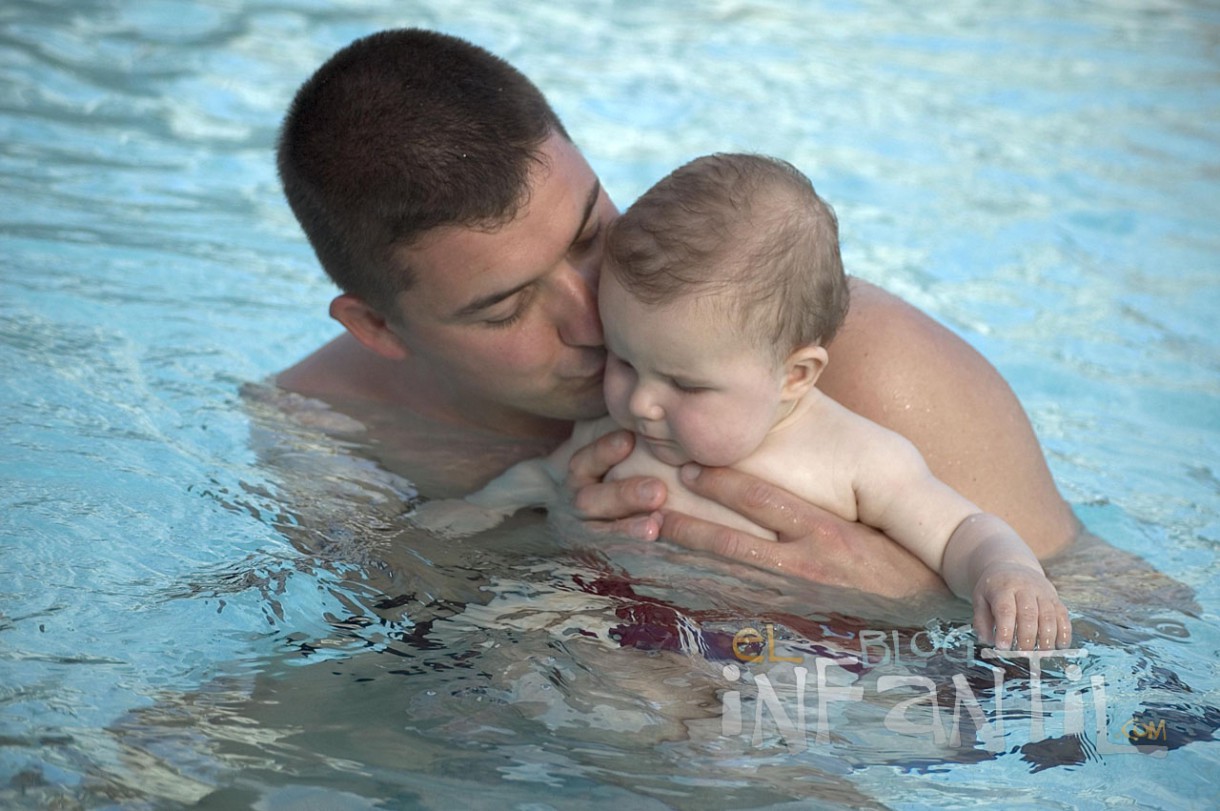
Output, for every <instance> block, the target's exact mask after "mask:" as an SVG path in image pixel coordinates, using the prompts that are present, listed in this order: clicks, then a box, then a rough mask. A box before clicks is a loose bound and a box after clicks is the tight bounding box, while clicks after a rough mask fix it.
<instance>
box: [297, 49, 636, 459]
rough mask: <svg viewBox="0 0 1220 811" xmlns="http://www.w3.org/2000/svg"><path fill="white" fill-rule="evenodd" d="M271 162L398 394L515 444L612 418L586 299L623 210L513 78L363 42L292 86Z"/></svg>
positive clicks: (474, 61)
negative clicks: (389, 365) (275, 161)
mask: <svg viewBox="0 0 1220 811" xmlns="http://www.w3.org/2000/svg"><path fill="white" fill-rule="evenodd" d="M279 167H280V176H281V178H282V179H283V183H284V189H285V193H286V195H287V197H288V200H289V202H290V204H291V205H292V208H293V211H294V212H295V213H296V215H297V218H298V219H299V220H300V222H301V225H302V227H303V228H304V230H305V232H306V234H307V235H308V236H309V239H310V242H311V243H312V244H313V246H314V249H315V250H316V252H317V254H318V258H319V260H320V261H321V262H322V265H323V266H324V267H325V268H326V271H327V272H328V273H329V274H330V275H331V277H332V278H333V279H334V280H335V281H336V282H337V283H338V284H339V285H340V286H341V287H342V288H343V290H344V293H343V294H342V295H340V296H338V297H337V298H336V299H335V300H334V301H333V302H332V303H331V307H330V312H331V315H332V316H333V317H334V318H336V319H337V320H338V321H340V322H341V323H342V324H343V325H344V327H346V328H347V330H348V332H349V333H351V335H352V336H354V337H355V338H356V340H357V341H359V342H360V343H361V344H362V345H363V346H365V347H366V348H368V349H370V350H371V351H373V352H375V353H376V354H378V355H380V356H382V357H384V358H386V359H389V360H391V361H396V362H398V361H401V362H403V363H402V365H401V366H399V367H398V368H399V369H401V374H400V375H396V377H395V379H396V380H397V381H398V382H397V387H398V388H397V390H398V391H399V393H400V395H399V396H400V398H401V399H403V401H404V402H405V401H410V402H411V405H412V407H413V408H414V409H415V410H417V411H420V412H421V413H428V414H431V415H434V416H437V417H440V418H446V419H452V420H460V421H464V422H467V423H470V424H474V425H478V426H481V427H483V428H486V429H489V430H492V431H495V432H498V433H503V434H516V435H548V436H550V435H554V434H555V433H556V432H557V431H560V430H562V428H563V426H562V425H557V424H556V423H557V422H560V423H562V421H570V420H575V419H584V418H588V417H594V416H598V415H600V414H603V413H605V402H604V400H602V398H601V370H602V365H603V359H604V354H605V352H604V349H603V346H602V335H601V325H600V322H599V321H598V314H597V301H596V292H597V279H598V273H599V271H600V268H601V261H602V254H603V248H604V243H605V239H604V237H605V232H606V229H607V227H608V226H609V224H610V222H611V221H612V220H613V219H614V218H615V217H617V216H618V211H617V210H616V209H615V208H614V204H613V203H612V202H611V201H610V199H609V198H608V197H607V195H606V193H605V191H604V190H603V189H602V188H601V184H600V183H599V182H598V179H597V176H596V175H595V174H594V173H593V170H592V169H591V168H589V165H588V163H587V162H586V161H585V159H584V157H583V156H582V155H581V154H580V152H579V150H577V148H576V147H575V146H574V145H573V144H572V142H571V140H570V139H569V138H568V136H567V133H566V132H565V131H564V129H563V127H562V125H561V124H560V123H559V120H558V119H557V118H556V116H555V114H554V112H553V111H552V110H551V108H550V107H549V106H548V105H547V102H546V100H545V99H544V98H543V96H542V94H541V92H540V91H539V90H538V89H537V88H536V87H535V86H534V85H533V84H531V83H530V82H529V80H527V79H526V78H525V77H524V76H522V75H521V74H520V73H518V72H517V71H516V70H515V69H513V68H512V67H511V66H509V65H508V64H507V63H505V62H504V61H502V60H500V59H499V58H497V57H495V56H493V55H491V54H490V53H488V52H486V51H484V50H482V49H481V48H478V47H476V46H474V45H471V44H470V43H467V42H464V41H462V40H459V39H455V38H453V37H448V36H444V35H441V34H436V33H433V32H428V31H418V30H404V31H386V32H383V33H380V34H375V35H373V36H371V37H367V38H365V39H361V40H358V41H356V42H355V43H353V44H352V45H350V46H348V47H347V48H345V49H343V50H342V51H340V52H339V53H337V54H335V56H334V57H332V58H331V59H330V60H329V61H328V62H327V63H326V64H325V65H323V66H322V67H321V68H320V69H319V70H318V72H317V73H316V74H315V75H314V76H313V77H312V78H311V79H310V80H309V81H308V82H306V83H305V85H304V86H303V87H302V88H301V90H300V92H299V93H298V95H297V98H296V100H295V101H294V102H293V105H292V109H291V110H290V112H289V114H288V116H287V119H286V120H285V123H284V128H283V134H282V136H281V140H280V149H279Z"/></svg>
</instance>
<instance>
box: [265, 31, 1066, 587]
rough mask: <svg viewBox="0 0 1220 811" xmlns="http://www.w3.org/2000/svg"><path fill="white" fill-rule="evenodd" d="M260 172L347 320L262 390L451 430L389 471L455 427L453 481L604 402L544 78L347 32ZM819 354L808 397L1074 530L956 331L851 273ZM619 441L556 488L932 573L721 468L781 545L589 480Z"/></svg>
mask: <svg viewBox="0 0 1220 811" xmlns="http://www.w3.org/2000/svg"><path fill="white" fill-rule="evenodd" d="M279 168H280V175H281V178H282V180H283V183H284V188H285V193H286V195H287V197H288V200H289V203H290V204H291V205H292V208H293V211H294V213H295V214H296V216H297V218H298V220H300V222H301V225H302V227H303V228H304V230H305V233H306V234H307V235H308V237H309V239H310V242H311V243H312V245H313V247H314V249H315V251H316V252H317V255H318V258H319V260H320V261H321V263H322V265H323V267H324V268H325V269H326V271H327V272H328V273H329V274H330V276H331V277H332V278H333V279H334V280H335V282H336V283H337V284H338V285H339V286H340V287H341V288H342V290H343V293H342V294H341V295H339V296H338V297H337V298H336V299H335V300H334V301H333V302H332V303H331V308H330V313H331V315H332V316H333V317H334V318H335V319H337V320H338V321H339V322H340V323H341V324H343V326H344V327H345V328H346V333H345V334H344V335H342V336H341V337H339V338H337V339H335V340H334V341H332V342H331V343H330V344H328V345H326V346H325V347H323V348H321V349H320V350H318V351H317V352H315V353H314V354H313V355H311V356H309V357H308V358H306V359H305V360H303V361H301V362H300V363H298V364H297V365H295V366H293V367H292V368H290V369H288V370H286V371H285V372H283V373H282V374H281V375H280V376H279V378H278V383H279V385H280V386H281V387H283V388H285V389H288V390H290V391H295V392H298V393H300V394H303V395H307V396H311V397H316V398H319V399H322V400H325V401H327V402H330V403H333V404H335V405H336V407H338V408H340V409H343V410H348V411H351V410H353V408H357V407H358V408H359V409H360V410H362V411H363V412H368V411H370V410H380V411H382V412H386V413H390V412H392V413H394V414H395V416H396V419H397V420H398V421H399V422H400V423H403V424H408V425H409V424H419V425H433V424H435V425H441V426H445V427H446V429H447V431H448V433H449V438H446V439H444V440H441V441H438V442H436V445H437V447H434V448H433V447H428V442H427V441H424V442H423V443H422V445H419V446H417V447H416V448H415V451H416V453H415V454H414V457H413V461H412V462H411V463H409V464H414V465H416V466H417V467H418V469H417V470H412V469H404V470H403V471H401V472H403V473H405V474H406V475H408V476H409V477H411V478H413V479H416V480H417V483H418V477H419V476H423V475H428V476H435V475H436V472H437V471H436V469H435V468H436V464H435V462H434V459H435V458H436V456H435V454H440V453H443V452H444V450H445V449H444V448H443V447H440V445H441V444H442V443H443V442H450V441H451V438H452V436H453V435H455V434H456V435H458V436H460V437H461V438H462V441H463V447H464V448H465V449H466V454H465V455H466V456H467V460H466V461H467V467H466V468H465V469H464V470H462V471H460V473H458V474H455V480H460V481H457V482H456V486H458V487H459V488H463V487H464V488H468V489H469V488H473V487H475V486H477V485H479V484H481V483H482V482H483V481H485V480H486V479H489V478H491V477H492V476H493V475H495V474H496V473H498V472H499V471H500V470H502V469H503V468H504V467H507V465H508V464H509V463H510V462H512V461H516V459H518V458H524V457H527V456H532V455H538V454H540V453H542V452H545V451H546V450H549V449H550V448H551V447H553V446H554V445H557V444H558V443H559V442H560V441H561V440H563V439H564V438H565V437H566V436H567V434H568V432H569V429H570V424H571V422H572V421H574V420H579V419H588V418H590V417H595V416H598V415H600V414H603V413H604V412H605V404H604V402H603V400H602V393H601V374H602V367H603V363H604V357H605V351H604V349H603V347H602V334H601V325H600V324H599V322H598V317H597V306H596V305H597V303H596V299H595V291H596V289H597V279H598V273H599V269H600V264H601V258H602V250H603V236H604V232H605V229H606V226H607V225H608V224H609V223H610V222H611V221H612V220H613V218H614V217H616V216H617V210H616V209H615V207H614V204H613V203H612V202H611V201H610V199H609V198H608V197H607V196H606V193H605V191H604V190H603V189H602V188H601V186H600V184H599V182H598V180H597V177H596V175H595V174H594V173H593V171H592V170H591V169H590V168H589V166H588V164H587V163H586V162H585V160H584V158H583V157H582V156H581V154H580V152H579V151H578V150H577V148H576V147H575V146H574V145H573V143H572V142H571V140H570V139H569V137H568V135H567V133H566V131H565V130H564V128H563V126H562V124H561V123H560V122H559V120H558V118H557V117H556V116H555V114H554V112H553V111H552V110H551V109H550V107H549V105H547V103H546V100H545V99H544V98H543V96H542V95H541V93H540V92H539V91H538V90H537V88H535V87H534V86H533V85H532V84H531V83H530V82H529V81H528V80H527V79H526V78H525V77H524V76H522V75H521V74H520V73H518V72H517V71H516V70H514V69H513V68H512V67H511V66H509V65H508V64H507V63H505V62H503V61H502V60H499V59H498V58H496V57H494V56H493V55H491V54H489V53H487V52H486V51H483V50H482V49H479V48H477V47H475V46H473V45H470V44H469V43H466V42H463V41H461V40H458V39H455V38H452V37H447V36H444V35H440V34H436V33H433V32H427V31H419V30H401V31H386V32H382V33H379V34H375V35H373V36H370V37H367V38H365V39H362V40H358V41H357V42H355V43H353V44H352V45H350V46H348V47H347V48H345V49H343V50H342V51H340V52H339V53H337V54H336V55H335V56H334V57H332V58H331V59H330V60H329V61H328V62H327V63H326V64H325V65H323V66H322V68H320V69H319V70H318V72H317V73H316V74H315V75H314V76H313V77H312V78H311V79H310V80H309V81H308V82H306V83H305V85H304V86H303V87H302V88H301V90H300V92H299V93H298V95H297V97H296V99H295V101H294V103H293V105H292V109H291V110H290V111H289V115H288V117H287V119H286V121H285V123H284V128H283V132H282V136H281V142H280V150H279ZM830 353H831V355H832V357H834V359H835V361H834V363H833V364H831V365H830V367H829V368H828V369H827V371H826V372H825V373H824V374H823V376H822V378H821V380H820V381H819V383H818V385H819V387H820V388H821V389H822V390H823V391H825V392H826V393H827V394H828V395H830V396H831V397H833V398H834V399H836V400H838V401H839V402H840V403H842V404H843V405H845V406H847V407H848V408H851V409H852V410H854V411H856V412H858V413H860V414H862V415H863V416H865V417H868V418H869V419H872V420H874V421H876V422H879V423H881V424H883V425H885V426H887V427H889V428H891V429H893V430H895V431H897V432H899V433H901V434H903V435H904V436H906V437H907V438H908V439H910V440H911V441H912V442H914V443H915V445H916V446H917V447H918V448H919V449H920V450H921V451H922V452H923V454H924V456H925V458H926V459H927V461H928V463H929V466H930V467H931V468H932V470H933V472H935V473H936V474H937V475H938V476H939V477H940V478H941V479H943V480H944V481H946V482H947V483H948V484H950V485H951V486H953V487H954V488H956V489H957V490H959V491H960V492H961V493H963V494H964V495H965V496H967V497H968V498H970V499H971V500H972V501H974V502H975V503H976V504H978V505H979V506H980V507H982V508H983V509H985V510H988V511H990V512H994V513H996V514H998V515H1000V516H1001V517H1002V518H1004V519H1005V520H1006V521H1008V522H1009V523H1010V524H1011V525H1012V526H1013V527H1014V528H1016V529H1017V531H1018V532H1019V533H1020V534H1021V535H1022V537H1023V538H1025V540H1026V541H1027V542H1028V543H1029V544H1030V546H1031V548H1032V549H1033V550H1034V551H1035V552H1036V553H1037V554H1038V555H1039V557H1043V558H1045V557H1047V556H1050V555H1053V554H1055V553H1056V552H1058V551H1060V550H1062V549H1063V548H1065V547H1066V546H1067V545H1068V544H1069V543H1070V541H1071V540H1072V538H1073V537H1074V536H1075V535H1076V533H1077V530H1078V526H1077V523H1076V521H1075V519H1074V517H1073V515H1072V513H1071V511H1070V509H1069V508H1068V506H1067V505H1066V504H1065V503H1064V501H1063V500H1062V498H1061V497H1060V496H1059V494H1058V492H1057V491H1056V488H1055V486H1054V483H1053V481H1052V480H1051V477H1050V474H1049V471H1048V470H1047V467H1046V464H1045V461H1044V459H1043V457H1042V454H1041V451H1040V449H1039V447H1038V444H1037V440H1036V438H1035V436H1034V434H1033V431H1032V429H1031V428H1030V425H1029V422H1028V420H1027V418H1026V417H1025V414H1024V413H1023V412H1022V410H1021V408H1020V405H1019V404H1018V403H1017V401H1016V398H1015V397H1014V395H1013V394H1012V392H1011V390H1010V389H1009V388H1008V387H1007V385H1005V383H1004V382H1003V380H1002V379H1001V378H1000V377H999V375H998V374H997V373H996V371H995V370H994V369H993V368H992V367H991V366H990V365H989V364H988V363H987V362H986V361H985V360H983V359H982V358H981V357H980V356H979V355H978V354H977V353H975V352H974V351H973V350H972V349H970V348H969V347H968V346H967V345H966V344H965V343H964V342H962V341H961V340H960V339H958V338H957V337H955V336H953V335H952V334H951V333H949V332H948V331H947V330H945V329H943V328H942V327H940V326H939V325H937V324H935V323H934V322H933V321H931V319H929V318H927V317H926V316H924V315H923V314H922V313H920V312H919V311H917V310H915V309H914V308H912V307H910V306H908V305H906V304H905V303H903V302H902V301H900V300H898V299H896V298H894V297H893V296H890V295H888V294H886V293H885V292H883V291H881V290H880V289H878V288H875V287H873V286H871V285H868V284H866V283H864V282H860V281H858V280H857V281H854V282H853V286H852V305H851V311H850V312H849V314H848V318H847V321H846V323H845V324H844V326H843V328H842V330H841V331H840V333H839V335H838V337H836V339H835V340H834V342H833V344H832V345H831V347H830ZM420 434H423V435H425V436H426V435H427V432H426V431H418V432H416V434H415V435H416V436H417V437H418V436H419V435H420ZM382 441H383V442H384V441H387V440H386V439H384V438H383V440H382ZM506 441H508V442H509V443H510V445H509V447H511V448H512V450H511V451H510V452H509V453H507V454H506V453H504V448H505V444H504V443H505V442H506ZM483 445H486V447H487V449H488V452H487V453H486V454H482V453H480V449H481V448H482V447H483ZM631 446H632V437H631V436H630V434H626V433H618V434H613V435H611V436H609V437H606V438H604V439H603V440H601V441H600V442H598V443H596V444H594V445H592V446H590V447H588V448H586V449H585V450H583V451H581V452H579V453H577V454H576V456H575V457H574V458H573V462H572V466H571V472H570V477H569V485H570V487H571V488H572V489H573V490H574V491H575V506H576V508H577V510H578V511H579V512H580V513H581V514H582V515H583V516H584V517H585V518H586V519H587V520H589V521H591V522H598V523H601V524H604V525H605V526H607V527H608V528H610V529H613V530H616V531H621V532H626V533H629V534H632V535H635V536H637V537H640V538H645V539H652V538H656V537H657V536H658V535H663V536H664V537H666V538H668V539H670V540H672V541H674V542H676V543H678V544H680V545H682V546H685V547H688V548H692V549H700V550H705V551H709V552H712V553H715V554H718V555H721V556H724V557H728V558H731V559H734V560H741V561H746V562H749V563H752V564H754V565H757V566H760V567H763V568H770V569H775V570H780V571H783V572H786V573H788V574H792V575H796V576H801V577H805V578H807V579H810V580H814V581H817V582H823V583H833V584H837V585H845V586H853V587H859V588H865V589H868V590H871V591H877V592H881V593H887V594H894V595H898V594H909V593H914V592H916V591H920V590H923V589H927V588H932V587H935V586H936V585H938V584H939V580H938V579H937V578H936V576H935V575H934V574H933V573H932V572H930V571H929V570H928V569H927V568H926V567H924V566H923V565H922V564H921V563H919V562H918V561H917V560H916V559H915V558H914V557H913V556H911V555H910V554H909V553H907V552H905V551H904V550H902V549H900V548H899V547H898V546H897V545H896V544H893V543H892V542H890V541H889V540H888V539H887V538H885V537H884V536H881V535H879V534H878V533H876V532H873V531H872V530H869V529H868V528H865V527H862V526H859V525H854V524H847V523H845V522H843V521H841V520H839V519H837V518H834V517H833V516H830V515H828V514H827V513H824V512H823V511H821V510H818V509H817V508H815V507H813V506H812V505H809V504H807V503H804V502H802V501H800V500H799V499H796V498H795V497H793V496H792V495H791V494H789V493H785V492H784V491H782V490H780V489H778V488H775V487H772V486H770V485H768V484H766V483H765V482H761V481H758V480H756V479H752V478H750V477H748V476H745V475H743V474H740V473H737V472H735V471H732V470H727V469H706V470H703V471H701V472H699V471H696V472H695V475H693V477H692V479H691V480H690V481H689V482H688V483H689V485H690V487H691V488H692V489H693V490H694V491H695V492H697V493H699V494H701V495H704V496H706V497H708V498H712V499H714V500H716V501H719V502H720V503H722V504H724V505H726V506H728V507H730V508H731V509H734V510H736V511H738V512H740V513H742V514H743V515H745V516H746V517H748V518H750V519H751V520H753V521H754V522H755V523H756V524H759V525H761V526H764V527H768V528H770V529H772V530H774V531H775V532H776V534H777V535H778V536H779V539H780V540H779V542H764V541H760V540H758V539H755V538H752V537H751V536H748V535H745V534H742V533H738V532H734V531H731V530H729V529H727V528H724V527H718V526H715V525H712V524H709V523H707V522H705V521H701V520H700V519H698V518H696V517H694V516H687V515H681V514H678V513H667V512H665V511H664V499H665V492H664V488H663V486H662V485H661V484H660V482H657V481H655V480H649V479H636V480H626V481H621V482H614V483H603V482H601V478H602V476H603V475H604V474H605V472H606V471H607V470H608V469H609V468H610V467H612V466H613V465H614V464H615V463H617V462H618V461H620V460H621V459H623V458H625V457H626V456H627V454H628V453H629V452H630V450H631ZM493 449H494V450H493ZM433 452H435V454H434V453H433ZM430 460H433V461H432V462H431V463H430ZM421 489H424V492H425V494H426V495H427V494H429V493H428V491H427V488H426V487H423V485H421Z"/></svg>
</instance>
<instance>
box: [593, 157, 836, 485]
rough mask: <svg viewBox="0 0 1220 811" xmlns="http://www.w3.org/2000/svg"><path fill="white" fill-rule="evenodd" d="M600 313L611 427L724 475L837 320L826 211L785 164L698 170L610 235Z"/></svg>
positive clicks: (780, 411) (733, 162) (809, 378)
mask: <svg viewBox="0 0 1220 811" xmlns="http://www.w3.org/2000/svg"><path fill="white" fill-rule="evenodd" d="M600 301H601V308H602V321H603V326H604V328H605V332H606V345H607V347H608V348H609V349H610V352H611V356H612V357H611V363H610V366H609V367H608V369H607V375H606V398H607V403H608V405H609V407H610V413H611V415H613V416H614V417H615V418H616V419H617V420H618V421H619V422H620V423H622V424H624V425H625V426H626V427H629V428H633V429H634V430H636V431H637V432H638V433H640V434H641V435H643V436H645V438H649V437H652V438H654V439H656V440H657V443H656V444H655V445H654V446H653V450H654V452H657V455H658V456H661V457H662V458H664V459H665V461H669V462H671V463H677V462H676V461H675V460H677V459H679V457H686V459H694V460H695V461H698V462H701V463H703V464H709V465H711V464H732V463H733V462H735V461H737V460H739V459H740V458H742V457H744V456H745V455H748V453H749V452H751V451H753V450H754V448H756V447H757V445H758V443H760V442H761V441H762V438H763V437H764V436H765V435H766V431H769V430H770V429H771V427H772V426H773V425H774V424H775V423H776V422H777V421H778V420H780V419H782V417H783V416H784V415H785V414H787V413H788V412H789V411H790V410H791V404H792V402H793V401H794V400H796V399H799V398H800V397H801V396H803V394H804V393H805V392H807V391H808V389H809V387H811V386H812V385H813V382H814V381H816V379H817V375H818V374H820V372H821V369H822V367H823V366H824V364H825V362H826V352H825V350H824V349H823V348H822V347H823V346H824V345H825V344H827V343H829V342H830V340H831V338H833V336H834V334H835V332H836V331H837V330H838V328H839V326H840V325H841V324H842V322H843V319H844V316H845V315H846V313H847V304H848V287H847V279H846V277H845V275H844V273H843V264H842V261H841V260H840V257H839V241H838V225H837V222H836V220H835V216H834V212H833V211H832V210H831V208H830V207H829V206H828V205H827V204H826V203H825V202H823V201H822V199H821V198H820V197H818V196H817V194H816V193H815V192H814V190H813V186H812V185H811V184H810V182H809V180H808V179H807V178H806V177H805V176H804V175H802V174H801V173H800V172H799V171H797V170H796V169H795V168H794V167H792V166H791V165H790V164H788V163H785V162H783V161H779V160H775V159H772V158H765V157H761V156H755V155H728V154H723V155H710V156H707V157H703V158H699V159H697V160H694V161H692V162H690V163H688V164H686V165H685V166H682V167H680V168H679V169H677V170H675V171H674V172H673V173H671V174H670V175H669V176H668V177H666V178H665V179H664V180H662V181H660V182H659V183H657V184H656V185H655V186H653V187H652V188H651V189H650V190H648V191H647V192H646V193H645V194H644V195H643V196H642V197H640V199H639V200H638V201H636V203H635V204H634V205H632V206H631V208H630V209H628V210H627V212H626V213H624V214H623V216H622V217H620V218H619V219H618V220H617V221H616V222H615V223H614V224H613V226H612V227H611V229H610V233H609V236H608V238H607V248H606V261H605V263H604V266H603V269H602V282H601V294H600ZM627 367H630V368H627ZM628 373H629V374H628ZM625 378H628V380H625ZM667 381H668V382H667ZM616 401H617V402H616ZM743 421H744V422H748V423H750V425H749V426H748V427H747V426H744V425H743ZM696 422H697V423H698V424H699V426H701V427H699V428H698V430H694V429H691V430H689V431H686V429H687V428H690V426H691V425H692V424H693V423H696ZM762 423H766V424H765V425H762ZM684 426H685V427H684ZM684 431H685V432H686V433H688V434H690V435H689V436H683V434H684ZM717 433H719V434H725V436H724V439H723V441H718V442H713V441H712V436H713V435H714V434H717ZM660 434H665V436H660ZM663 443H673V444H675V447H676V448H677V450H674V451H673V452H669V453H666V452H660V451H658V448H662V447H664V444H663ZM751 443H752V444H751ZM704 446H706V447H704ZM667 456H668V457H669V458H665V457H667ZM733 457H735V458H733ZM682 461H685V459H683V460H682Z"/></svg>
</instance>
